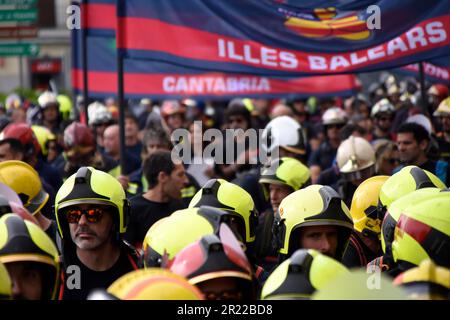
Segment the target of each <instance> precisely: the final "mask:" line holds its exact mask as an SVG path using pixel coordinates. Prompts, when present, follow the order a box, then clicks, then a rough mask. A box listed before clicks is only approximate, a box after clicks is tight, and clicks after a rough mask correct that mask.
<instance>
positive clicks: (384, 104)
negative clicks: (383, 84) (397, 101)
mask: <svg viewBox="0 0 450 320" xmlns="http://www.w3.org/2000/svg"><path fill="white" fill-rule="evenodd" d="M394 112H395V107H394V106H393V105H392V103H391V102H390V101H389V100H388V99H386V98H384V99H381V100H380V101H378V102H377V103H375V105H374V106H373V107H372V112H371V114H370V115H371V116H372V117H376V116H377V115H378V114H379V113H390V114H394Z"/></svg>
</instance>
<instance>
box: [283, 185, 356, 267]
mask: <svg viewBox="0 0 450 320" xmlns="http://www.w3.org/2000/svg"><path fill="white" fill-rule="evenodd" d="M278 211H279V212H278V215H279V221H278V225H277V227H276V228H275V229H276V237H277V239H278V245H279V253H280V254H283V255H287V256H289V255H291V254H292V253H293V252H294V251H295V250H297V249H300V248H298V245H296V244H295V243H297V242H298V241H297V239H298V238H299V235H298V232H299V231H300V229H301V228H302V227H307V226H323V225H332V226H337V227H338V232H339V235H338V242H339V243H338V247H337V250H336V257H335V258H336V260H340V259H341V258H342V255H343V254H344V251H345V249H346V248H347V244H348V241H349V237H350V233H351V232H352V230H353V222H352V217H351V215H350V211H349V209H348V208H347V206H346V205H345V203H344V202H343V201H342V199H341V197H340V196H339V195H338V193H337V192H336V191H334V190H333V189H332V188H331V187H329V186H322V185H318V184H314V185H311V186H309V187H306V188H304V189H300V190H298V191H295V192H293V193H291V194H290V195H288V196H287V197H286V198H284V199H283V200H282V201H281V203H280V207H279V210H278Z"/></svg>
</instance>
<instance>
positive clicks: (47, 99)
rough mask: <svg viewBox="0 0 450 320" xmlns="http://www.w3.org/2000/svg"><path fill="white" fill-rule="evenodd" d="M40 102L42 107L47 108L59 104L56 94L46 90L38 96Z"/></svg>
mask: <svg viewBox="0 0 450 320" xmlns="http://www.w3.org/2000/svg"><path fill="white" fill-rule="evenodd" d="M38 103H39V106H40V107H41V108H46V107H47V106H48V105H52V104H54V105H58V99H57V96H56V94H54V93H53V92H51V91H44V92H43V93H42V94H41V95H40V96H39V98H38Z"/></svg>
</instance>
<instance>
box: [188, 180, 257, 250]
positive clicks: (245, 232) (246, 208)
mask: <svg viewBox="0 0 450 320" xmlns="http://www.w3.org/2000/svg"><path fill="white" fill-rule="evenodd" d="M203 205H205V206H211V207H214V208H218V209H221V210H225V211H226V212H228V213H231V214H232V215H235V216H236V218H238V223H239V224H240V225H241V227H240V228H239V229H240V232H241V236H242V239H243V240H245V242H246V243H251V242H254V241H255V230H256V226H257V224H258V215H257V213H256V209H255V203H254V202H253V199H252V197H251V196H250V194H249V193H248V192H247V191H245V190H244V189H242V188H241V187H240V186H238V185H237V184H234V183H231V182H228V181H226V180H224V179H211V180H209V181H208V182H206V184H205V185H204V186H203V187H202V188H201V189H200V190H199V191H198V192H197V193H196V194H195V196H194V197H193V198H192V200H191V202H190V203H189V208H197V207H200V206H203Z"/></svg>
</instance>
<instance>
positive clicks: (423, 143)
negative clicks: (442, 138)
mask: <svg viewBox="0 0 450 320" xmlns="http://www.w3.org/2000/svg"><path fill="white" fill-rule="evenodd" d="M419 147H420V150H422V151H426V150H427V148H428V140H427V139H424V140H422V141H421V142H420V143H419Z"/></svg>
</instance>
